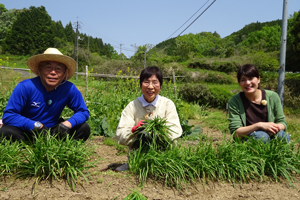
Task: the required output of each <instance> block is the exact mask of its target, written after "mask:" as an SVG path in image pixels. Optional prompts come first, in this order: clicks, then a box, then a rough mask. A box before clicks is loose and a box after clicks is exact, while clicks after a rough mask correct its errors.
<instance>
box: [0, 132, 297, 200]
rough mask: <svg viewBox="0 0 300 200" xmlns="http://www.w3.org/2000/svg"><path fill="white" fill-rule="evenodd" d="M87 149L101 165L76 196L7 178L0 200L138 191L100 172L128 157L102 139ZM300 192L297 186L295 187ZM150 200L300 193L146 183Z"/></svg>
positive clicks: (285, 188)
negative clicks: (174, 186)
mask: <svg viewBox="0 0 300 200" xmlns="http://www.w3.org/2000/svg"><path fill="white" fill-rule="evenodd" d="M202 131H203V133H204V134H207V135H209V136H212V137H214V138H216V139H217V140H216V142H217V141H218V140H219V138H221V137H223V136H222V134H221V133H220V132H218V131H212V130H209V129H206V128H203V130H202ZM88 144H89V145H95V146H96V148H95V154H96V155H97V156H99V157H100V158H101V162H100V163H99V164H98V165H97V167H96V168H94V169H92V170H91V171H90V172H91V174H92V179H91V180H90V182H89V183H86V182H83V181H82V187H81V186H80V184H77V192H74V191H72V190H71V189H70V188H69V186H68V185H67V183H66V182H64V181H61V182H59V181H57V180H55V181H53V183H52V184H50V183H49V181H42V182H41V183H39V184H38V186H37V188H36V191H35V196H34V195H33V190H32V186H33V185H34V179H25V180H21V179H13V178H9V177H8V178H6V179H2V180H1V181H0V189H1V190H0V200H2V199H3V200H4V199H22V200H29V199H30V200H31V199H41V200H46V199H58V200H68V199H70V200H88V199H95V200H98V199H99V200H102V199H103V200H104V199H117V200H121V199H123V198H125V197H126V196H127V195H128V194H130V193H131V192H132V190H136V189H137V188H138V180H137V176H136V175H132V174H130V173H129V172H128V171H126V172H115V171H112V170H107V171H104V172H100V171H99V169H101V168H103V167H105V166H107V165H109V164H111V163H124V162H126V161H127V155H121V156H117V155H116V154H117V150H116V149H115V147H111V146H106V145H104V144H103V137H98V136H94V137H92V138H91V139H89V140H88ZM295 186H296V187H297V188H300V183H295ZM139 192H140V193H142V194H144V195H145V196H146V197H147V198H148V199H151V200H164V199H178V200H181V199H182V200H183V199H188V200H194V199H278V200H281V199H288V200H291V199H299V198H300V193H299V191H298V190H296V189H295V188H291V187H290V186H289V184H288V183H286V181H283V182H282V183H275V182H272V181H266V182H255V181H253V182H250V183H247V184H243V185H233V184H232V183H226V182H209V183H208V184H206V185H205V187H204V186H203V185H202V184H201V183H199V186H198V188H196V187H193V186H189V188H187V189H183V190H182V191H179V192H178V191H176V189H174V188H169V187H164V186H163V185H162V184H161V183H159V182H155V183H154V182H153V181H151V180H149V181H148V182H147V184H146V185H145V186H144V187H143V188H142V189H140V191H139Z"/></svg>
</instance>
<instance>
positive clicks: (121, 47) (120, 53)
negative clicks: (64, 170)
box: [120, 43, 123, 61]
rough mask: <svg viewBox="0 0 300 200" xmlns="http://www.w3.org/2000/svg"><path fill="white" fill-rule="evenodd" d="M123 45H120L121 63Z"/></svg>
mask: <svg viewBox="0 0 300 200" xmlns="http://www.w3.org/2000/svg"><path fill="white" fill-rule="evenodd" d="M122 45H123V44H122V43H121V44H120V61H121V60H122Z"/></svg>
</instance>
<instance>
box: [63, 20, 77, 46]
mask: <svg viewBox="0 0 300 200" xmlns="http://www.w3.org/2000/svg"><path fill="white" fill-rule="evenodd" d="M65 35H66V37H67V41H68V42H70V43H72V44H74V41H75V31H74V30H73V26H72V23H71V22H69V23H68V24H67V25H66V27H65Z"/></svg>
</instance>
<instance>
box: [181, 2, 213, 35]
mask: <svg viewBox="0 0 300 200" xmlns="http://www.w3.org/2000/svg"><path fill="white" fill-rule="evenodd" d="M215 1H216V0H214V1H213V2H212V3H211V4H209V6H208V7H207V8H205V10H204V11H203V12H202V13H201V14H200V15H199V16H198V17H197V18H196V19H195V20H194V21H193V22H192V23H190V25H188V27H186V28H185V29H184V30H183V31H182V32H181V33H180V34H179V35H178V36H177V37H179V36H180V35H181V34H182V33H183V32H184V31H185V30H186V29H188V28H189V27H190V26H191V25H192V24H193V23H194V22H195V21H196V20H197V19H198V18H199V17H200V16H201V15H202V14H203V13H204V12H205V11H206V10H207V9H208V8H209V7H210V6H211V5H213V3H215Z"/></svg>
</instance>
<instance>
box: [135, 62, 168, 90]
mask: <svg viewBox="0 0 300 200" xmlns="http://www.w3.org/2000/svg"><path fill="white" fill-rule="evenodd" d="M153 75H155V76H156V77H157V79H158V81H159V83H160V87H161V86H162V85H163V75H162V72H161V70H160V69H159V68H158V67H156V66H151V67H146V68H145V69H143V71H142V72H141V74H140V87H142V84H143V81H144V80H145V79H148V78H150V77H151V76H153Z"/></svg>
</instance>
